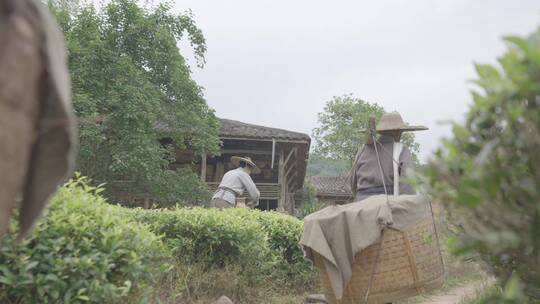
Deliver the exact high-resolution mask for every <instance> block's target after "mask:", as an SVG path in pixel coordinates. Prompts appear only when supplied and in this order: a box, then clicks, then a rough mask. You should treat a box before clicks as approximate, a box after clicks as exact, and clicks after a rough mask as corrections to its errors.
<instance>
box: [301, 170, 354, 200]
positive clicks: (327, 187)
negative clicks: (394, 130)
mask: <svg viewBox="0 0 540 304" xmlns="http://www.w3.org/2000/svg"><path fill="white" fill-rule="evenodd" d="M309 180H310V181H311V183H312V184H313V185H314V186H315V188H316V189H317V195H329V196H352V194H351V187H350V186H349V181H348V180H347V176H346V175H341V176H312V177H310V178H309Z"/></svg>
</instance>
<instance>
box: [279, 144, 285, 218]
mask: <svg viewBox="0 0 540 304" xmlns="http://www.w3.org/2000/svg"><path fill="white" fill-rule="evenodd" d="M284 158H285V153H284V151H283V150H282V151H281V153H280V154H279V163H278V184H279V185H280V187H281V189H280V193H279V199H278V207H277V210H278V211H283V210H284V205H285V196H284V195H283V190H284V189H285V176H284V175H285V168H284V165H285V163H284V160H285V159H284Z"/></svg>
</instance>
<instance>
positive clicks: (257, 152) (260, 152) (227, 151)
mask: <svg viewBox="0 0 540 304" xmlns="http://www.w3.org/2000/svg"><path fill="white" fill-rule="evenodd" d="M220 153H221V154H222V155H223V154H255V155H272V151H265V150H248V149H222V150H221V151H220ZM278 154H279V153H278Z"/></svg>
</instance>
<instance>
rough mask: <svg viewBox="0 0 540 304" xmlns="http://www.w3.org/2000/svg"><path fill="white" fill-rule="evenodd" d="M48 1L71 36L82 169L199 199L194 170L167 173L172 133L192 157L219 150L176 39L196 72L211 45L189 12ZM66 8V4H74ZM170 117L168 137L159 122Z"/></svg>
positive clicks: (131, 0) (163, 194)
mask: <svg viewBox="0 0 540 304" xmlns="http://www.w3.org/2000/svg"><path fill="white" fill-rule="evenodd" d="M63 2H65V1H50V2H49V6H50V8H51V10H52V11H53V13H54V14H55V15H56V17H57V19H58V21H59V23H60V26H61V28H62V30H63V32H64V35H65V37H66V43H67V47H68V51H69V69H70V73H71V77H72V82H73V102H74V107H75V111H76V113H77V115H78V116H79V117H80V118H81V121H82V122H83V123H82V125H81V130H80V140H81V146H80V153H79V157H78V169H79V170H80V171H81V172H82V173H83V174H85V175H88V176H90V177H92V178H93V179H94V180H97V181H98V182H111V181H116V180H126V181H129V182H130V184H131V185H132V186H134V187H135V188H136V189H137V191H140V192H144V193H150V194H152V195H153V196H154V197H157V198H160V199H162V200H165V199H169V200H193V199H196V198H197V197H200V196H201V195H203V194H204V192H205V188H204V187H203V185H202V184H201V183H200V182H199V181H198V179H197V178H196V175H195V174H193V173H192V172H191V171H190V170H189V169H188V168H184V169H180V171H172V170H169V169H168V168H169V164H170V162H171V161H172V160H173V159H174V156H175V155H174V149H173V147H172V146H170V145H168V146H167V145H162V144H160V142H159V140H160V139H162V138H164V137H167V138H171V139H173V140H174V143H175V144H176V145H178V146H179V147H180V148H189V149H190V150H193V151H194V152H195V153H209V154H212V153H216V152H217V151H218V148H219V145H218V144H219V139H218V129H219V122H218V120H217V118H216V117H215V115H214V113H213V110H211V109H210V108H209V107H208V105H207V103H206V101H205V99H204V96H203V93H202V89H201V87H200V86H199V85H198V84H197V83H196V82H195V81H194V80H193V79H192V78H191V70H190V67H189V66H188V64H187V63H186V60H185V58H184V57H183V56H182V54H181V52H180V50H179V47H178V42H179V41H180V40H183V39H188V40H189V42H190V44H191V47H192V48H193V53H194V56H195V59H196V61H197V64H198V66H200V67H202V66H203V65H204V55H205V52H206V41H205V39H204V36H203V34H202V31H201V30H200V29H199V28H198V27H197V26H196V24H195V21H194V19H193V16H192V15H191V14H189V13H185V14H175V13H173V12H171V7H170V5H169V4H163V3H161V4H158V5H155V6H153V7H142V6H140V5H139V4H138V1H135V0H112V1H110V2H108V3H107V4H105V5H104V6H103V7H102V8H100V9H98V8H96V7H95V6H94V5H92V4H84V5H66V4H65V3H63ZM68 4H69V3H68ZM164 120H165V121H166V122H167V125H168V128H167V131H166V132H164V131H163V130H159V129H158V128H156V125H157V124H158V123H159V122H160V121H164Z"/></svg>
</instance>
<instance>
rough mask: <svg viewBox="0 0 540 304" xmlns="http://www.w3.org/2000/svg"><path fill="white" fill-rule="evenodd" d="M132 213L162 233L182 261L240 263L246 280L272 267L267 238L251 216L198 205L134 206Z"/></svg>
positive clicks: (212, 264) (214, 264) (217, 264)
mask: <svg viewBox="0 0 540 304" xmlns="http://www.w3.org/2000/svg"><path fill="white" fill-rule="evenodd" d="M132 215H133V216H134V218H135V219H136V220H138V221H141V222H143V223H147V224H149V225H150V227H152V229H153V231H154V232H155V233H156V234H160V235H163V237H164V241H165V242H166V244H167V245H168V246H169V248H170V249H171V250H172V253H173V255H174V256H175V257H176V258H178V259H180V260H181V261H182V262H183V263H187V264H197V263H202V264H203V265H206V267H208V268H213V267H228V266H231V265H240V266H241V267H242V269H243V271H244V273H245V275H246V278H247V279H248V280H249V281H253V280H255V281H256V280H258V279H260V278H261V275H264V272H265V271H267V270H268V269H269V267H271V266H272V265H270V264H269V261H271V254H270V248H269V247H268V242H267V237H266V235H265V234H264V232H263V231H262V230H261V227H260V225H259V224H258V222H257V221H256V220H254V219H244V220H241V219H240V218H239V217H238V216H235V215H234V214H233V213H232V212H227V211H221V210H218V209H205V208H200V207H194V208H176V209H173V210H166V209H161V210H160V209H155V210H143V209H135V210H133V214H132Z"/></svg>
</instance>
